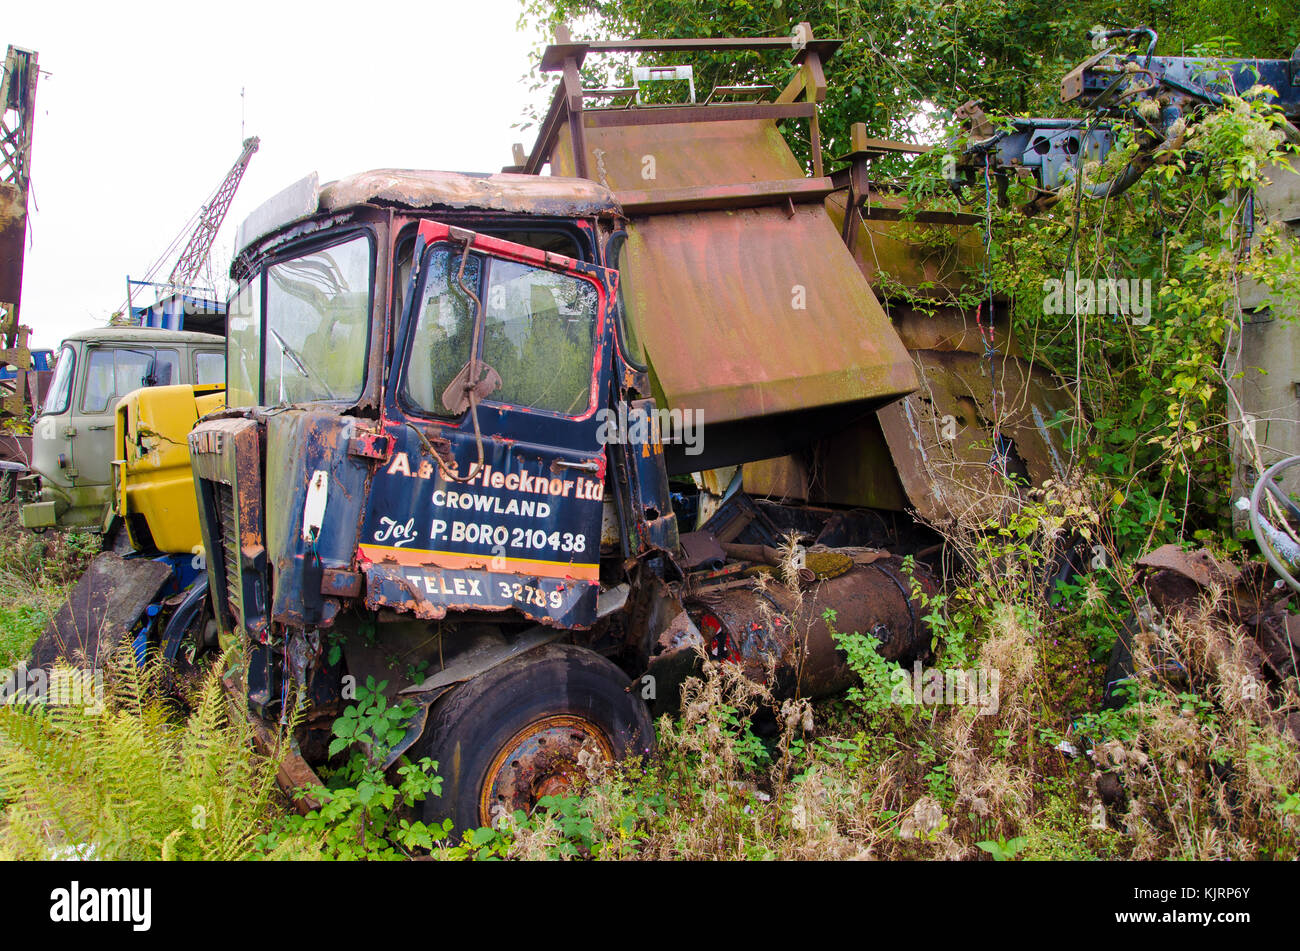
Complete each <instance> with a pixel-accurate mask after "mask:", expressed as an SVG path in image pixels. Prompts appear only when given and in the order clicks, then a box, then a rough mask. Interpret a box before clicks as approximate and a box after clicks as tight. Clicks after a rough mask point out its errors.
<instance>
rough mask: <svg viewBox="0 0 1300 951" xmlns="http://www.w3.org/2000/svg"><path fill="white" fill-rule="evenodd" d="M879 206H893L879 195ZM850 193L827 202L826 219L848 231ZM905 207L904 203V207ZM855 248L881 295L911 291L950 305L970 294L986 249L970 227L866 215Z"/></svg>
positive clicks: (857, 257)
mask: <svg viewBox="0 0 1300 951" xmlns="http://www.w3.org/2000/svg"><path fill="white" fill-rule="evenodd" d="M872 200H873V201H888V199H884V198H882V197H881V196H879V195H876V194H873V196H872ZM844 202H845V194H844V192H836V193H834V194H832V195H830V196H829V197H828V198H827V199H826V213H827V214H828V215H829V216H830V219H831V221H833V222H835V227H836V228H838V229H840V230H841V231H843V228H844ZM898 203H899V204H901V202H898ZM864 214H865V217H864V219H863V221H862V223H861V224H860V225H859V227H858V234H857V238H856V240H855V241H854V242H853V256H854V258H855V259H856V260H857V262H858V266H859V267H860V268H861V269H862V273H863V274H865V275H866V277H867V280H868V281H869V282H870V283H871V286H872V288H874V289H875V290H876V292H877V293H878V294H881V295H886V296H887V295H889V294H890V293H891V292H892V293H897V292H898V290H899V289H900V287H901V288H905V289H906V290H907V292H908V293H909V294H913V295H919V296H921V297H928V298H934V299H946V298H949V297H951V296H952V295H953V294H955V293H959V292H961V291H963V290H966V289H967V285H968V282H969V281H970V279H971V278H972V276H977V274H976V271H977V270H978V268H979V265H980V260H981V258H982V257H983V252H984V247H983V243H982V241H981V238H980V233H979V231H978V230H977V229H976V228H973V227H971V226H969V225H965V226H954V225H953V224H951V223H947V222H944V223H925V222H914V221H900V220H897V219H896V218H895V219H894V220H886V219H883V218H872V217H870V215H871V209H868V210H867V211H866V212H865V213H864Z"/></svg>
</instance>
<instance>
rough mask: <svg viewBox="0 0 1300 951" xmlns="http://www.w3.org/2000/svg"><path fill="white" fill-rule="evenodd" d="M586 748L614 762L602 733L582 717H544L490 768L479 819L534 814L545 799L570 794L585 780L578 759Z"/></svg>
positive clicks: (516, 737) (511, 743)
mask: <svg viewBox="0 0 1300 951" xmlns="http://www.w3.org/2000/svg"><path fill="white" fill-rule="evenodd" d="M584 749H586V750H588V751H589V752H590V753H594V754H596V755H598V756H599V757H601V758H602V759H603V760H604V761H605V762H607V763H612V762H614V750H613V747H612V746H611V745H610V742H609V740H608V738H606V736H605V734H604V732H603V731H602V730H601V729H600V728H599V727H598V726H596V725H595V724H594V723H591V722H589V721H587V720H584V719H583V718H581V717H575V716H568V715H556V716H550V717H544V718H542V719H541V720H537V721H535V722H533V723H530V724H529V725H528V726H526V727H524V728H523V729H522V730H520V731H519V732H518V733H516V734H515V735H514V737H512V738H511V739H510V740H509V741H508V742H507V743H506V744H505V745H504V746H502V747H501V750H500V752H498V753H497V755H496V756H495V757H494V758H493V760H492V764H491V766H489V767H488V773H487V781H486V783H485V784H484V787H483V795H482V798H481V799H480V801H479V817H480V820H481V821H482V823H483V824H484V825H490V824H491V823H493V822H494V821H496V820H497V819H498V818H500V817H501V816H506V815H511V814H513V813H514V812H515V811H516V810H523V811H524V812H525V813H529V812H531V811H532V809H533V807H534V806H536V805H537V801H538V800H539V799H541V798H542V797H543V796H564V795H568V794H569V793H571V792H572V791H573V790H574V789H576V788H577V787H578V785H579V784H580V783H581V782H582V780H583V779H584V778H585V774H584V770H583V767H582V766H581V765H580V763H579V758H578V754H579V753H581V752H582V751H583V750H584Z"/></svg>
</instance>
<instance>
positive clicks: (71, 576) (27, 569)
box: [0, 503, 99, 668]
mask: <svg viewBox="0 0 1300 951" xmlns="http://www.w3.org/2000/svg"><path fill="white" fill-rule="evenodd" d="M98 551H99V538H98V537H97V536H94V535H79V534H74V533H64V532H57V531H47V532H45V533H43V534H40V535H37V534H35V533H33V532H29V531H25V530H24V529H22V528H21V527H20V526H19V522H18V511H17V507H16V506H15V505H14V504H12V503H6V504H3V505H0V668H7V667H10V666H12V665H13V664H15V663H17V662H18V661H20V660H22V658H23V657H25V656H26V654H27V651H28V649H29V648H30V647H31V645H32V642H33V641H35V640H36V638H37V637H38V636H39V635H40V633H41V631H42V630H44V629H45V624H46V622H47V621H48V620H49V619H50V616H51V615H52V614H53V613H54V612H55V611H56V610H58V607H59V605H60V604H62V603H63V600H64V599H65V598H66V597H67V591H68V588H69V587H71V585H72V584H74V583H75V582H76V580H77V579H78V578H80V577H81V573H82V572H83V571H85V569H86V566H87V565H88V564H89V563H90V561H91V559H92V558H94V556H95V555H96V554H97V553H98Z"/></svg>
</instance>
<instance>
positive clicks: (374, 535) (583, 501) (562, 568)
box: [359, 222, 617, 627]
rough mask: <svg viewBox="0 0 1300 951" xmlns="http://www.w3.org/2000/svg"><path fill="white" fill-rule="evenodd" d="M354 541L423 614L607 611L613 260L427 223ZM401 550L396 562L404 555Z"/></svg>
mask: <svg viewBox="0 0 1300 951" xmlns="http://www.w3.org/2000/svg"><path fill="white" fill-rule="evenodd" d="M415 255H416V257H415V260H416V262H417V264H416V266H415V267H414V268H413V272H412V276H411V280H410V286H409V288H408V293H407V295H406V298H405V299H406V305H405V311H404V313H403V315H402V319H401V322H400V327H399V330H398V334H397V342H396V346H395V349H394V370H393V372H392V373H391V375H390V377H389V380H388V385H387V391H386V395H385V417H386V421H385V431H386V433H387V434H388V435H389V436H390V437H391V440H392V454H391V456H390V457H389V458H388V459H387V460H385V461H384V463H383V464H382V465H381V466H379V467H378V468H377V471H376V473H375V476H374V480H373V482H372V485H371V491H370V497H369V500H368V504H367V514H366V518H365V524H364V528H363V533H362V544H361V546H360V552H359V554H360V556H361V557H362V558H363V559H364V560H366V561H369V562H372V563H373V564H375V565H380V564H385V563H386V564H387V565H390V566H394V567H392V568H389V569H386V570H380V571H377V572H375V573H374V574H372V583H371V585H370V587H368V589H367V591H368V595H367V596H368V597H372V595H371V593H370V592H375V594H374V595H373V597H374V600H375V601H376V603H377V604H378V603H380V602H383V601H387V604H388V605H390V606H391V599H385V598H384V596H383V595H382V593H381V592H382V590H383V585H382V584H379V585H376V584H375V581H376V580H377V578H376V577H375V575H383V574H386V573H387V574H394V575H401V576H402V577H401V581H400V583H398V588H402V589H404V590H405V592H406V593H405V595H404V596H402V595H399V596H398V599H399V600H400V601H403V602H404V604H405V606H408V607H409V608H410V609H411V610H415V611H417V613H421V614H425V615H428V616H441V614H440V613H439V612H445V611H446V610H448V609H467V610H468V609H475V608H487V609H492V610H499V609H502V608H512V609H514V610H517V611H519V612H520V613H522V614H524V615H526V616H529V617H532V618H535V619H538V620H546V619H549V620H550V621H552V622H553V623H559V624H562V625H563V626H567V627H585V626H588V625H590V624H591V623H593V622H594V620H595V598H596V592H597V590H598V588H599V559H600V527H601V513H602V507H603V499H604V491H605V469H606V455H605V445H604V443H605V441H606V440H605V437H606V436H607V434H608V429H609V428H608V427H607V426H606V425H605V423H606V421H607V417H608V414H607V406H606V405H605V404H606V402H607V400H608V392H609V389H610V387H609V373H610V366H611V354H612V341H613V321H612V320H611V319H610V317H609V313H608V311H609V308H610V306H611V303H610V302H611V301H612V300H613V299H614V294H615V293H616V290H617V283H616V282H617V274H616V272H614V271H611V270H608V269H605V268H600V267H596V266H594V265H590V264H587V263H584V262H581V261H576V260H574V259H572V258H568V257H565V256H562V255H557V254H554V253H550V252H543V251H539V250H537V249H534V248H530V247H526V246H524V245H518V244H513V243H511V242H507V241H502V240H500V239H497V238H492V237H489V236H485V235H479V234H475V233H472V232H468V231H464V230H462V229H456V228H449V227H448V226H446V225H442V224H437V223H434V222H424V223H423V224H421V226H420V229H419V236H418V238H417V241H416V251H415ZM397 566H401V567H397Z"/></svg>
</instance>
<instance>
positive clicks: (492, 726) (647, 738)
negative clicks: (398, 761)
mask: <svg viewBox="0 0 1300 951" xmlns="http://www.w3.org/2000/svg"><path fill="white" fill-rule="evenodd" d="M628 683H629V680H628V677H627V675H626V674H624V673H623V672H622V671H621V670H619V669H618V668H617V667H615V666H614V665H613V664H612V663H611V662H610V661H608V660H606V659H605V658H604V657H601V656H600V655H599V654H595V653H593V652H591V651H589V650H584V649H583V648H580V647H574V646H572V645H569V644H546V645H544V646H542V647H539V648H537V649H536V650H533V651H529V652H528V653H527V654H523V655H521V656H519V657H516V658H514V659H512V660H509V661H506V662H505V663H503V664H500V665H499V666H497V667H493V668H492V669H491V670H489V671H486V672H485V673H483V674H481V675H479V676H478V677H475V678H474V679H473V680H471V681H469V682H468V683H466V684H464V685H462V686H460V687H457V688H456V689H455V690H453V691H452V692H451V693H450V694H448V695H447V696H446V697H444V698H443V699H441V700H439V701H438V703H437V704H435V705H434V708H433V710H432V711H431V713H430V717H429V726H428V728H427V729H426V731H425V734H424V736H425V739H424V742H423V743H422V747H423V749H422V752H421V755H422V756H428V757H430V758H431V759H434V760H436V761H437V763H438V775H439V776H441V777H442V795H441V796H429V797H428V798H427V799H425V801H424V807H423V813H424V820H425V822H441V821H442V820H444V819H448V818H449V819H451V820H453V822H454V823H455V826H456V829H457V830H462V829H473V828H477V827H478V826H490V825H491V824H492V823H493V821H494V820H495V819H496V818H497V817H499V816H503V815H511V814H513V813H514V811H515V810H516V809H522V810H523V811H524V812H525V813H527V812H530V811H531V810H532V808H533V807H534V806H535V805H537V801H538V800H539V799H541V798H542V797H543V796H563V795H566V794H568V793H570V792H571V791H572V790H574V789H575V788H576V787H577V786H578V785H579V783H580V781H581V780H582V778H583V767H582V766H581V765H579V757H578V754H579V753H580V752H581V751H582V750H583V749H584V748H585V749H586V750H588V751H589V752H590V753H594V754H596V755H598V756H600V757H602V758H603V759H604V760H606V761H607V762H611V763H612V762H614V761H616V760H621V759H623V758H624V757H626V756H629V755H634V754H636V753H646V752H649V750H650V749H651V748H652V746H653V744H654V731H653V728H652V727H651V724H650V715H649V713H648V712H647V711H646V707H645V704H644V703H643V702H642V701H641V697H640V695H639V692H638V691H635V690H633V691H629V690H628V689H627V687H628Z"/></svg>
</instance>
